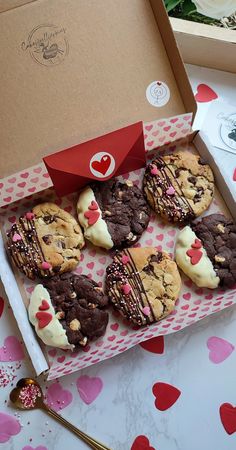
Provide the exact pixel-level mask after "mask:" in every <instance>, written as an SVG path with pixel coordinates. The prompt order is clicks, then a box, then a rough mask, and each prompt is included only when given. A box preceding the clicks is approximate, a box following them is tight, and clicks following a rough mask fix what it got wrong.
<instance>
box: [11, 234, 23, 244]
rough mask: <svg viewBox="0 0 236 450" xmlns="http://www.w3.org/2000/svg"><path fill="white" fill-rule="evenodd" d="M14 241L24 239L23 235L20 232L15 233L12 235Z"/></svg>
mask: <svg viewBox="0 0 236 450" xmlns="http://www.w3.org/2000/svg"><path fill="white" fill-rule="evenodd" d="M12 240H13V242H17V241H22V237H21V235H20V234H18V233H14V234H13V237H12Z"/></svg>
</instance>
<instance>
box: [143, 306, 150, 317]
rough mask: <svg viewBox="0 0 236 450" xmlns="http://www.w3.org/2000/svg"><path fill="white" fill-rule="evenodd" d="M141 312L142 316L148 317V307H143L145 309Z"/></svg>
mask: <svg viewBox="0 0 236 450" xmlns="http://www.w3.org/2000/svg"><path fill="white" fill-rule="evenodd" d="M142 312H143V314H144V315H145V316H149V314H150V308H149V306H145V307H144V308H143V309H142Z"/></svg>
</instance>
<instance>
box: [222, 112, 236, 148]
mask: <svg viewBox="0 0 236 450" xmlns="http://www.w3.org/2000/svg"><path fill="white" fill-rule="evenodd" d="M220 135H221V138H222V141H223V142H224V143H225V144H226V145H227V146H228V147H229V148H231V149H232V150H236V114H232V115H231V116H229V118H228V120H227V122H223V123H222V125H221V127H220Z"/></svg>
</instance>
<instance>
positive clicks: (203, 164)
mask: <svg viewBox="0 0 236 450" xmlns="http://www.w3.org/2000/svg"><path fill="white" fill-rule="evenodd" d="M198 164H200V165H201V166H205V165H206V164H207V162H206V161H205V159H204V158H199V160H198Z"/></svg>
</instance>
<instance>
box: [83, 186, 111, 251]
mask: <svg viewBox="0 0 236 450" xmlns="http://www.w3.org/2000/svg"><path fill="white" fill-rule="evenodd" d="M92 201H94V202H96V198H95V195H94V193H93V190H92V189H91V188H90V187H86V188H85V189H84V190H83V191H82V192H81V194H80V196H79V200H78V203H77V213H78V218H79V223H80V225H81V226H82V227H83V229H84V237H85V238H86V239H88V241H90V242H92V243H93V244H94V245H97V246H98V247H103V248H106V249H110V248H112V247H113V245H114V243H113V241H112V239H111V235H110V233H109V231H108V228H107V224H106V222H105V220H103V219H102V211H101V209H100V208H98V210H97V211H98V212H99V213H100V217H99V219H98V220H97V222H96V223H94V224H93V225H89V224H88V219H87V218H86V217H85V216H84V213H85V212H86V211H88V209H89V205H90V204H91V202H92ZM96 203H97V202H96Z"/></svg>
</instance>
